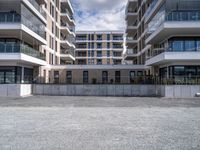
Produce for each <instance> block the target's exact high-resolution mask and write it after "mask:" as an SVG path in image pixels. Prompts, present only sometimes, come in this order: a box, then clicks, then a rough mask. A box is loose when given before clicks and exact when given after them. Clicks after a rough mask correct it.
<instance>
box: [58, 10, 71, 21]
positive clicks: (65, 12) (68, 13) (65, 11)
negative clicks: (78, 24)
mask: <svg viewBox="0 0 200 150" xmlns="http://www.w3.org/2000/svg"><path fill="white" fill-rule="evenodd" d="M61 13H63V14H67V15H68V16H69V18H70V19H71V20H74V17H73V15H71V14H70V12H69V11H68V10H67V9H62V10H61Z"/></svg>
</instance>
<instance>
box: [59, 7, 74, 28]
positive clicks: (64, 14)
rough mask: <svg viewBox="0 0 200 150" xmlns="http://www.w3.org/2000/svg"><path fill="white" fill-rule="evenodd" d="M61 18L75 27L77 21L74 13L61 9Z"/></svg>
mask: <svg viewBox="0 0 200 150" xmlns="http://www.w3.org/2000/svg"><path fill="white" fill-rule="evenodd" d="M61 17H62V18H63V19H65V21H66V22H68V23H69V24H70V25H72V26H74V25H75V21H74V17H73V13H70V12H69V11H68V9H63V8H61Z"/></svg>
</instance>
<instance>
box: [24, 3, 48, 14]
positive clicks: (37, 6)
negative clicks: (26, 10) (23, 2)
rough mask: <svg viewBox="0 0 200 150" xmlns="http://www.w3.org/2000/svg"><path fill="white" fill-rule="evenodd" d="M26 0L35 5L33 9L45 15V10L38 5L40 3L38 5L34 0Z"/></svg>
mask: <svg viewBox="0 0 200 150" xmlns="http://www.w3.org/2000/svg"><path fill="white" fill-rule="evenodd" d="M28 1H29V2H30V3H31V4H32V5H33V6H34V7H35V9H37V10H38V11H39V12H40V14H41V15H42V16H43V17H44V18H46V17H47V14H46V12H45V11H44V10H43V9H42V7H40V5H39V4H38V3H37V2H36V1H35V0H28Z"/></svg>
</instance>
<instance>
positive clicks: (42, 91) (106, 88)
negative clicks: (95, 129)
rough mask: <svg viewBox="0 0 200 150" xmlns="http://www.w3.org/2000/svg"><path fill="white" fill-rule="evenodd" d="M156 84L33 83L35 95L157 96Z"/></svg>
mask: <svg viewBox="0 0 200 150" xmlns="http://www.w3.org/2000/svg"><path fill="white" fill-rule="evenodd" d="M157 89H158V88H157V86H156V85H112V84H109V85H98V84H95V85H51V84H50V85H45V84H36V85H33V94H35V95H65V96H157V95H158V91H157Z"/></svg>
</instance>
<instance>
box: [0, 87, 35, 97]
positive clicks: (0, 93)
mask: <svg viewBox="0 0 200 150" xmlns="http://www.w3.org/2000/svg"><path fill="white" fill-rule="evenodd" d="M31 94H32V85H31V84H0V97H21V96H29V95H31Z"/></svg>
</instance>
